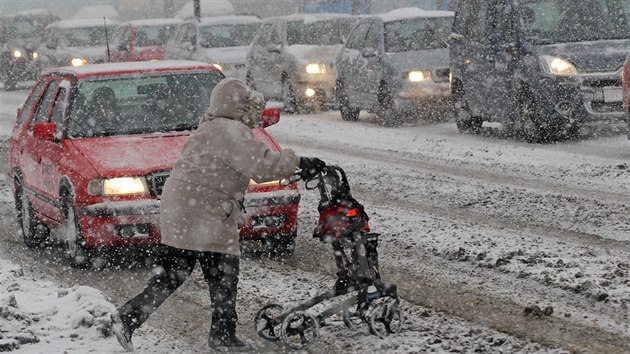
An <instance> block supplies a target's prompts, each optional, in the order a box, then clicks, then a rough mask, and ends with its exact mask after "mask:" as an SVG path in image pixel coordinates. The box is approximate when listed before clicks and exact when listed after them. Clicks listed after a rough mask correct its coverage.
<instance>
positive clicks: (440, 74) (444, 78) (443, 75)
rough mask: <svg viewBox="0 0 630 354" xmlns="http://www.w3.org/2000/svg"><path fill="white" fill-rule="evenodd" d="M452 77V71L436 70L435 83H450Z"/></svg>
mask: <svg viewBox="0 0 630 354" xmlns="http://www.w3.org/2000/svg"><path fill="white" fill-rule="evenodd" d="M450 75H451V69H448V68H446V69H436V70H435V79H434V80H433V81H435V82H448V81H449V76H450Z"/></svg>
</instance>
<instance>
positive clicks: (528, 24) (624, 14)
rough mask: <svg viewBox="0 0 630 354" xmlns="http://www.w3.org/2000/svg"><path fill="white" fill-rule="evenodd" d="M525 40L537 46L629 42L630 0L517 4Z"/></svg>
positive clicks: (548, 0) (542, 0)
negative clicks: (627, 39)
mask: <svg viewBox="0 0 630 354" xmlns="http://www.w3.org/2000/svg"><path fill="white" fill-rule="evenodd" d="M521 4H522V9H521V17H522V20H523V24H524V26H525V28H524V29H525V34H526V36H527V37H528V38H529V39H530V40H531V41H532V42H533V43H537V44H550V43H563V42H583V41H595V40H607V39H626V38H630V26H629V22H630V0H581V1H574V0H535V1H532V0H529V1H521Z"/></svg>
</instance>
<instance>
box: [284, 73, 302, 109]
mask: <svg viewBox="0 0 630 354" xmlns="http://www.w3.org/2000/svg"><path fill="white" fill-rule="evenodd" d="M282 103H283V104H284V108H283V111H284V112H287V113H297V112H298V108H299V107H298V99H297V96H296V94H295V88H294V87H293V84H292V83H291V80H289V79H288V78H286V77H285V78H284V79H283V80H282Z"/></svg>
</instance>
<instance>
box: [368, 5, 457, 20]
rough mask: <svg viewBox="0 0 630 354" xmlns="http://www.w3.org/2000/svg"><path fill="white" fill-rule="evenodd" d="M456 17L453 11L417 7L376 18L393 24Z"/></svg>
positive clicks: (398, 10)
mask: <svg viewBox="0 0 630 354" xmlns="http://www.w3.org/2000/svg"><path fill="white" fill-rule="evenodd" d="M454 15H455V13H454V12H452V11H438V10H423V9H420V8H417V7H405V8H402V9H396V10H393V11H390V12H386V13H384V14H378V15H376V16H377V17H380V18H381V19H383V21H384V22H393V21H400V20H407V19H410V18H418V17H452V16H454Z"/></svg>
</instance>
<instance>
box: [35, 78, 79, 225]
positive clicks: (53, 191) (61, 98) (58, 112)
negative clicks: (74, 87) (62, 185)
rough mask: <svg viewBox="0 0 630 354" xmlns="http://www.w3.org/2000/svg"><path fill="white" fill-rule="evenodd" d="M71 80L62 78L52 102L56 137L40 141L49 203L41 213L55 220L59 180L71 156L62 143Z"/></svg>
mask: <svg viewBox="0 0 630 354" xmlns="http://www.w3.org/2000/svg"><path fill="white" fill-rule="evenodd" d="M70 88H71V82H70V81H69V80H61V82H60V83H59V85H58V86H57V90H56V93H55V94H54V98H53V99H52V102H51V107H50V113H49V119H48V122H50V123H55V126H56V134H55V136H56V139H55V140H52V141H50V140H41V141H39V146H40V154H41V155H40V156H41V170H42V188H43V189H42V198H43V199H44V200H46V201H47V202H48V203H45V204H44V205H42V209H41V213H42V214H44V215H46V216H48V217H50V218H52V219H55V220H60V219H61V215H60V211H59V209H58V208H57V207H56V206H55V203H54V201H56V200H57V199H58V197H59V196H58V192H59V181H60V180H61V173H62V172H63V171H64V169H63V166H62V164H63V161H65V160H66V157H67V156H69V154H68V152H67V151H65V149H64V145H62V137H63V129H64V121H65V118H66V112H67V111H68V109H67V108H68V96H69V93H70Z"/></svg>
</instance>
